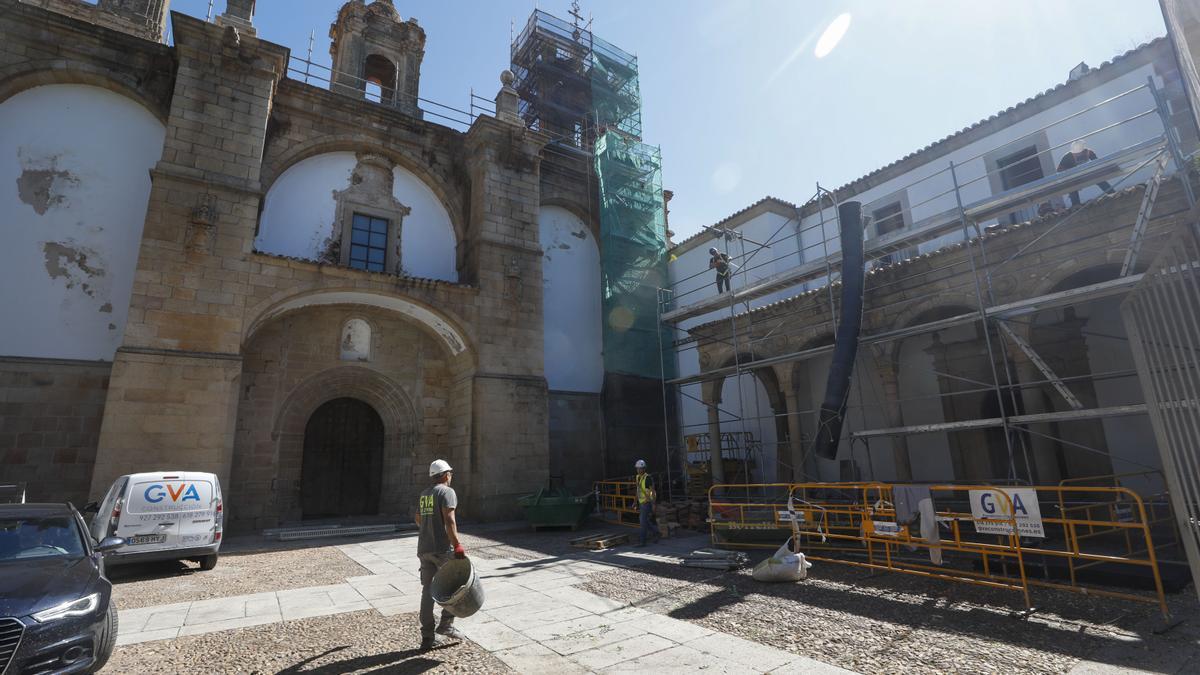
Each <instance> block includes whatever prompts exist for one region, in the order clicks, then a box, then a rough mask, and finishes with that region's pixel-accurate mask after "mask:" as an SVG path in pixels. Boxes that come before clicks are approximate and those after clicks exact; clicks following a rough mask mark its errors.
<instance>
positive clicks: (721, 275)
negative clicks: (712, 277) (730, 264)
mask: <svg viewBox="0 0 1200 675" xmlns="http://www.w3.org/2000/svg"><path fill="white" fill-rule="evenodd" d="M732 276H733V275H732V274H730V273H729V272H717V292H718V293H720V292H721V285H722V284H724V285H725V290H727V291H728V290H729V279H730V277H732Z"/></svg>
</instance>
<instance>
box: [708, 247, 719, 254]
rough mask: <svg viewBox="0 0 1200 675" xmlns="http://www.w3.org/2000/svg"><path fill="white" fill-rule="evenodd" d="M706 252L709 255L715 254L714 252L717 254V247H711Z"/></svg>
mask: <svg viewBox="0 0 1200 675" xmlns="http://www.w3.org/2000/svg"><path fill="white" fill-rule="evenodd" d="M708 252H709V253H716V252H717V247H716V246H713V247H712V248H710V249H708Z"/></svg>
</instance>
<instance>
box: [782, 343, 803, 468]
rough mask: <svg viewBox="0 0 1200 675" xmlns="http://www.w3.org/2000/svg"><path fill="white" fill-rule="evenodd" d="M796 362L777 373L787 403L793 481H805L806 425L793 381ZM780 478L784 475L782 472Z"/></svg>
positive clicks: (789, 454) (789, 461) (789, 459)
mask: <svg viewBox="0 0 1200 675" xmlns="http://www.w3.org/2000/svg"><path fill="white" fill-rule="evenodd" d="M794 366H795V364H794V363H792V364H788V365H787V367H786V368H777V369H776V373H777V375H778V377H779V386H780V388H781V389H783V400H784V403H785V404H786V405H787V418H786V422H787V430H788V464H790V465H791V467H790V469H791V473H790V476H791V480H792V481H793V482H797V483H799V482H803V481H804V425H802V424H801V423H800V410H801V408H800V397H799V396H798V395H797V393H796V383H795V382H793V381H792V378H793V373H794V371H795V368H794ZM779 478H780V480H782V479H783V475H782V474H780V476H779Z"/></svg>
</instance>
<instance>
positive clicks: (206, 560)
mask: <svg viewBox="0 0 1200 675" xmlns="http://www.w3.org/2000/svg"><path fill="white" fill-rule="evenodd" d="M216 566H217V554H216V553H214V554H212V555H206V556H204V557H203V558H201V559H200V569H202V570H204V571H205V572H207V571H209V570H211V569H212V568H214V567H216Z"/></svg>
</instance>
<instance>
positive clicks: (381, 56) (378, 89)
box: [329, 0, 425, 117]
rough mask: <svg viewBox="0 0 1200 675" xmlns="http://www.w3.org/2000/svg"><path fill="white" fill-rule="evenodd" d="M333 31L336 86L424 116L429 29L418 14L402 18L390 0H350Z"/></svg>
mask: <svg viewBox="0 0 1200 675" xmlns="http://www.w3.org/2000/svg"><path fill="white" fill-rule="evenodd" d="M329 37H330V38H331V39H332V40H333V42H332V44H331V45H330V47H329V53H330V56H332V57H333V70H334V74H333V78H332V79H333V86H332V89H333V90H334V91H336V92H338V93H342V94H347V95H351V96H359V97H364V98H369V99H371V100H374V101H377V102H379V103H382V104H384V105H389V106H392V107H395V108H398V109H400V110H402V111H404V112H405V113H407V114H409V115H412V116H413V117H420V116H421V110H420V108H419V107H418V106H417V96H418V95H419V92H420V79H421V60H422V59H423V58H424V57H425V31H424V30H423V29H422V28H421V27H420V26H418V25H417V20H416V19H412V18H410V19H408V20H407V21H403V20H401V18H400V13H399V12H397V11H396V7H395V5H393V4H392V0H374V2H372V3H370V4H367V3H366V2H365V0H350V2H347V3H346V4H345V5H343V6H342V9H341V11H339V12H338V17H337V21H336V22H334V23H333V25H331V26H330V27H329Z"/></svg>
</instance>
